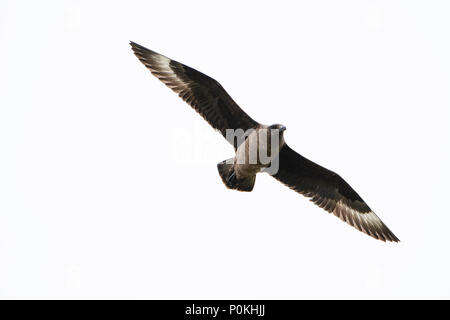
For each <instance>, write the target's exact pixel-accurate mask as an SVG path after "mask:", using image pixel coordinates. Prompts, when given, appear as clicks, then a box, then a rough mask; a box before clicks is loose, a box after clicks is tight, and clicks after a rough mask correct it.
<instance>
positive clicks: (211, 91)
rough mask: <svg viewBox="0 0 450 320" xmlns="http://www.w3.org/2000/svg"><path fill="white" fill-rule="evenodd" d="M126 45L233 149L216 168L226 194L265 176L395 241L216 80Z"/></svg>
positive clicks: (347, 189) (337, 183)
mask: <svg viewBox="0 0 450 320" xmlns="http://www.w3.org/2000/svg"><path fill="white" fill-rule="evenodd" d="M130 45H131V48H132V49H133V51H134V54H135V55H136V56H137V57H138V59H139V60H140V61H141V62H142V63H143V64H144V65H145V66H146V67H147V68H148V69H149V70H150V71H151V73H152V74H153V75H154V76H156V77H157V78H158V79H159V80H161V81H162V82H163V83H164V84H165V85H166V86H168V87H169V88H170V89H172V90H173V91H174V92H175V93H177V94H178V96H179V97H180V98H182V99H183V100H184V101H185V102H187V103H188V104H189V105H190V106H191V107H192V108H193V109H195V111H197V112H198V113H199V114H200V115H201V116H202V117H203V118H204V119H205V120H206V121H207V122H208V123H209V124H210V125H211V126H212V127H213V128H215V129H216V130H218V131H220V133H221V134H222V135H223V136H224V137H225V138H226V139H227V140H228V141H229V142H230V143H231V144H232V145H233V146H234V148H235V151H236V154H235V156H234V157H233V158H231V159H228V160H225V161H222V162H220V163H218V164H217V168H218V171H219V174H220V177H221V179H222V181H223V182H224V184H225V185H226V186H227V187H228V188H229V189H234V190H239V191H252V189H253V186H254V184H255V178H256V174H258V173H260V172H264V171H265V172H267V173H269V174H270V175H272V177H274V178H275V179H277V180H278V181H280V182H281V183H283V184H284V185H286V186H288V187H289V188H291V189H293V190H295V191H296V192H298V193H300V194H302V195H304V196H306V197H308V198H310V200H311V201H312V202H313V203H315V204H316V205H318V206H319V207H321V208H323V209H324V210H326V211H328V212H330V213H333V214H334V215H335V216H337V217H339V218H340V219H341V220H343V221H345V222H347V223H348V224H349V225H351V226H353V227H355V228H356V229H358V230H359V231H362V232H364V233H366V234H368V235H370V236H372V237H373V238H375V239H379V240H382V241H393V242H398V241H399V239H398V238H397V237H396V236H395V235H394V234H393V233H392V232H391V231H390V230H389V229H388V227H387V226H386V225H385V224H384V223H383V222H382V221H381V219H380V218H378V216H377V215H376V214H375V213H374V212H373V211H372V210H371V209H370V208H369V206H368V205H367V204H366V203H365V202H364V200H363V199H362V198H361V197H360V196H359V195H358V194H357V193H356V191H355V190H353V188H352V187H351V186H350V185H349V184H348V183H347V182H345V180H344V179H342V178H341V177H340V176H339V175H338V174H336V173H334V172H333V171H330V170H328V169H326V168H324V167H322V166H320V165H318V164H316V163H314V162H312V161H310V160H308V159H306V158H305V157H303V156H301V155H300V154H298V153H297V152H295V151H294V150H292V149H291V148H290V147H289V146H288V145H287V144H286V143H285V141H284V137H283V132H284V130H285V129H286V127H285V126H283V125H280V124H274V125H270V126H267V125H263V124H260V123H258V122H256V121H255V120H253V119H252V118H251V117H250V116H249V115H247V114H246V113H245V112H244V111H243V110H242V109H241V108H240V107H239V106H238V105H237V103H236V102H234V100H233V99H232V98H231V97H230V96H229V95H228V93H227V92H226V91H225V90H224V88H223V87H222V86H221V85H220V84H219V83H218V82H217V81H216V80H214V79H212V78H210V77H209V76H207V75H205V74H203V73H201V72H199V71H197V70H195V69H193V68H191V67H188V66H186V65H184V64H182V63H179V62H177V61H175V60H172V59H170V58H168V57H165V56H163V55H161V54H159V53H156V52H154V51H152V50H149V49H147V48H145V47H143V46H141V45H139V44H137V43H134V42H130ZM264 154H266V155H267V154H268V156H267V157H263V156H262V155H264ZM274 164H276V165H274Z"/></svg>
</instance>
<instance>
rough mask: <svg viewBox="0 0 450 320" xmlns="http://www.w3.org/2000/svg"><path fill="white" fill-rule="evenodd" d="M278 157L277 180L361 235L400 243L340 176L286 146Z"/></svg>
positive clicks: (275, 176)
mask: <svg viewBox="0 0 450 320" xmlns="http://www.w3.org/2000/svg"><path fill="white" fill-rule="evenodd" d="M279 157H280V158H279V161H280V162H279V170H278V173H277V174H275V175H273V177H274V178H275V179H277V180H279V181H280V182H282V183H283V184H285V185H287V186H288V187H290V188H291V189H293V190H295V191H297V192H298V193H301V194H303V195H304V196H306V197H308V198H310V200H311V201H312V202H314V203H315V204H316V205H318V206H319V207H321V208H323V209H325V210H326V211H328V212H332V213H333V214H334V215H335V216H337V217H339V218H341V220H343V221H345V222H347V223H348V224H349V225H351V226H353V227H355V228H356V229H358V230H359V231H362V232H365V233H367V234H368V235H370V236H372V237H374V238H375V239H379V240H382V241H394V242H398V241H399V239H398V238H397V237H396V236H395V235H394V234H393V233H392V232H391V231H390V230H389V229H388V227H386V225H385V224H384V223H383V222H382V221H381V220H380V218H378V216H377V215H376V214H375V213H374V212H373V211H372V210H371V209H370V208H369V206H368V205H367V204H366V203H365V202H364V200H363V199H361V197H360V196H359V195H358V194H357V193H356V191H355V190H353V188H352V187H351V186H350V185H349V184H348V183H347V182H345V180H344V179H342V178H341V177H340V176H339V175H338V174H336V173H334V172H333V171H330V170H328V169H325V168H324V167H321V166H319V165H318V164H315V163H314V162H312V161H310V160H308V159H306V158H305V157H303V156H301V155H299V154H298V153H297V152H295V151H294V150H292V149H291V148H290V147H289V146H288V145H284V147H283V148H282V149H281V151H280V155H279Z"/></svg>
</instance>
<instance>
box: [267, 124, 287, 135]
mask: <svg viewBox="0 0 450 320" xmlns="http://www.w3.org/2000/svg"><path fill="white" fill-rule="evenodd" d="M268 129H269V130H270V131H271V132H273V133H275V132H278V134H279V135H280V136H281V135H282V134H283V131H284V130H286V127H285V126H283V125H282V124H278V123H277V124H273V125H271V126H269V128H268Z"/></svg>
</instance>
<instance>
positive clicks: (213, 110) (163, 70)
mask: <svg viewBox="0 0 450 320" xmlns="http://www.w3.org/2000/svg"><path fill="white" fill-rule="evenodd" d="M130 44H131V47H132V49H133V51H134V54H135V55H136V56H137V57H138V58H139V60H140V61H141V62H142V63H143V64H144V65H145V66H146V67H147V68H148V69H149V70H150V71H151V72H152V74H153V75H154V76H156V77H157V78H158V79H159V80H161V81H162V82H163V83H164V84H165V85H167V86H168V87H169V88H170V89H172V90H173V91H175V92H176V93H177V94H178V96H180V97H181V98H182V99H183V100H184V101H186V102H187V103H188V104H189V105H191V106H192V107H193V108H194V109H195V111H197V112H198V113H199V114H200V115H201V116H202V117H203V118H204V119H205V120H206V121H208V123H209V124H210V125H211V126H212V127H213V128H215V129H217V130H219V131H220V132H221V133H222V135H223V136H224V137H225V135H226V129H234V130H236V129H242V130H243V131H246V130H248V129H250V128H256V127H257V126H258V122H256V121H254V120H253V119H252V118H250V117H249V116H248V115H247V114H246V113H245V112H244V111H243V110H242V109H241V108H240V107H239V106H238V105H237V103H236V102H234V101H233V99H232V98H231V97H230V96H229V95H228V93H227V92H226V91H225V90H224V89H223V88H222V86H221V85H220V83H218V82H217V81H216V80H214V79H212V78H210V77H208V76H207V75H205V74H203V73H201V72H199V71H197V70H194V69H192V68H190V67H188V66H185V65H184V64H181V63H179V62H177V61H175V60H172V59H170V58H167V57H165V56H163V55H161V54H159V53H156V52H154V51H151V50H149V49H147V48H145V47H143V46H141V45H139V44H137V43H134V42H130ZM230 143H231V142H230Z"/></svg>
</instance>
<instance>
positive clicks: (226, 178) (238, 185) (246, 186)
mask: <svg viewBox="0 0 450 320" xmlns="http://www.w3.org/2000/svg"><path fill="white" fill-rule="evenodd" d="M217 169H218V170H219V175H220V177H221V178H222V181H223V183H224V184H225V185H226V186H227V188H229V189H234V190H239V191H247V192H249V191H252V190H253V186H254V185H255V178H256V175H254V176H251V177H246V178H244V179H238V177H237V176H236V172H235V171H234V162H233V159H228V160H224V161H222V162H219V163H218V164H217Z"/></svg>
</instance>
